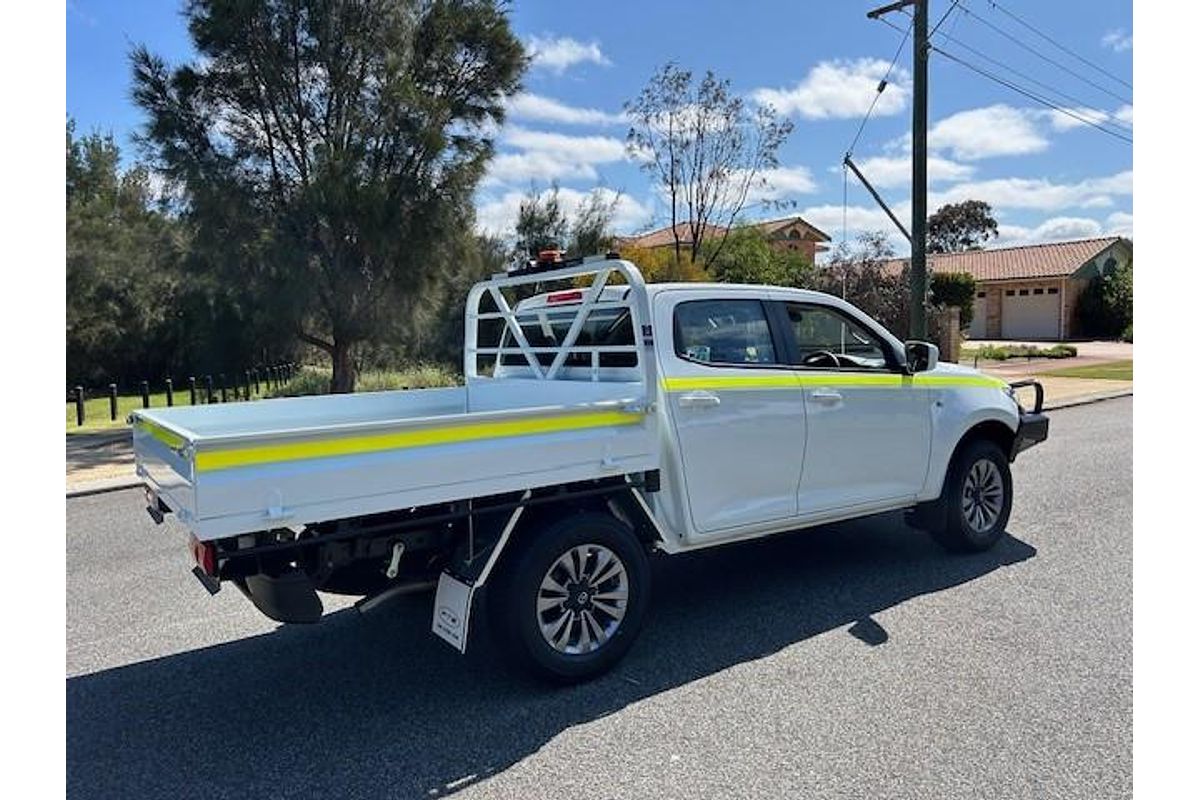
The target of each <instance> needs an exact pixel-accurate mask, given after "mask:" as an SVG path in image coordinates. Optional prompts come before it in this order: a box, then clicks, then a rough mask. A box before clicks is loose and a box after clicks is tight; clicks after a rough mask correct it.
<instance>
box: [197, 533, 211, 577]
mask: <svg viewBox="0 0 1200 800" xmlns="http://www.w3.org/2000/svg"><path fill="white" fill-rule="evenodd" d="M192 558H194V559H196V565H197V566H198V567H200V569H202V570H204V572H205V573H206V574H208V575H213V576H215V575H216V574H217V546H216V545H215V544H213V543H212V542H202V541H200V540H199V539H197V538H196V537H195V536H193V537H192Z"/></svg>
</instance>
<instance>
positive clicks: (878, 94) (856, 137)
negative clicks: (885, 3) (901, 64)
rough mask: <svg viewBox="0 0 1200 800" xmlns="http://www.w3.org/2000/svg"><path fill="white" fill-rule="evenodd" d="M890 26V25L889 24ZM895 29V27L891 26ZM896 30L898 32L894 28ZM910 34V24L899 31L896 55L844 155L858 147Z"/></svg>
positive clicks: (849, 153)
mask: <svg viewBox="0 0 1200 800" xmlns="http://www.w3.org/2000/svg"><path fill="white" fill-rule="evenodd" d="M889 24H890V23H889ZM892 27H893V28H896V26H895V25H892ZM896 30H900V29H899V28H896ZM911 32H912V23H911V22H910V23H909V24H908V30H906V31H901V33H903V34H904V36H902V37H901V38H900V45H899V47H897V48H896V55H894V56H892V63H891V64H890V65H889V66H888V68H887V72H885V73H883V78H882V79H881V80H880V81H879V86H878V88H876V90H875V97H873V98H872V99H871V105H870V106H869V107H868V108H867V113H866V114H863V118H862V122H860V123H858V132H857V133H855V134H854V140H853V141H851V142H850V146H849V147H847V148H846V155H851V154H853V153H854V148H855V147H856V146H857V145H858V140H859V137H861V136H862V132H863V128H865V127H866V126H867V120H868V119H870V118H871V112H872V111H874V110H875V104H876V103H878V102H879V98H880V97H882V96H883V90H884V89H886V88H887V85H888V78H889V77H891V75H892V70H893V69H895V68H896V61H897V60H899V58H900V52H901V51H902V50H904V43H905V42H907V41H908V35H909V34H910V33H911Z"/></svg>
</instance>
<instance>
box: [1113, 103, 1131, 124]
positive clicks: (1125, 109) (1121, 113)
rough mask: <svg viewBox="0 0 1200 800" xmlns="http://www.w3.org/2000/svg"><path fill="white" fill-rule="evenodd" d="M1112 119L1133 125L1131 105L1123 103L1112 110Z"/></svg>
mask: <svg viewBox="0 0 1200 800" xmlns="http://www.w3.org/2000/svg"><path fill="white" fill-rule="evenodd" d="M1113 119H1116V120H1120V121H1121V122H1124V123H1126V124H1127V125H1130V126H1132V125H1133V106H1130V105H1124V106H1121V107H1120V108H1118V109H1117V110H1116V111H1115V112H1113Z"/></svg>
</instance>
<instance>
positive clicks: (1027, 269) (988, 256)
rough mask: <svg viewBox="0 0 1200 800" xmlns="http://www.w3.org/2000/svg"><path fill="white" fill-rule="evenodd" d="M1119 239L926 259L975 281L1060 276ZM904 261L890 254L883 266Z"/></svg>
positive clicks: (933, 267) (891, 268) (895, 267)
mask: <svg viewBox="0 0 1200 800" xmlns="http://www.w3.org/2000/svg"><path fill="white" fill-rule="evenodd" d="M1119 241H1121V239H1120V237H1117V236H1107V237H1104V238H1101V239H1077V240H1075V241H1071V242H1050V243H1048V244H1032V245H1026V246H1024V247H998V248H996V249H994V250H969V251H967V252H964V253H930V254H929V256H928V263H929V269H930V271H931V272H969V273H970V274H971V275H972V276H973V277H974V278H975V280H977V281H1003V280H1013V279H1016V278H1061V277H1065V276H1067V275H1070V274H1072V273H1074V272H1075V270H1077V269H1079V268H1080V267H1081V266H1082V265H1083V264H1084V263H1085V262H1087V261H1090V260H1091V259H1093V258H1095V257H1096V256H1097V255H1099V254H1100V253H1101V252H1103V251H1104V250H1106V249H1108V248H1109V247H1111V246H1112V245H1113V244H1115V243H1116V242H1119ZM908 261H909V260H908V259H907V258H894V259H892V260H890V261H887V262H885V263H884V265H883V269H884V270H885V271H887V272H891V273H897V272H900V271H901V270H902V269H904V267H906V266H908Z"/></svg>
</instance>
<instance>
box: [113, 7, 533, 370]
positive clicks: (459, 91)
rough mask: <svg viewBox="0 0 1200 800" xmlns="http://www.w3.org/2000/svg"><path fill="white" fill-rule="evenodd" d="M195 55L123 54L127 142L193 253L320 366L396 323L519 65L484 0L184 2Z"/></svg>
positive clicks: (452, 231) (456, 224)
mask: <svg viewBox="0 0 1200 800" xmlns="http://www.w3.org/2000/svg"><path fill="white" fill-rule="evenodd" d="M185 16H186V19H187V23H188V30H189V33H190V35H191V38H192V42H193V44H194V46H195V49H196V51H197V53H198V55H199V58H198V59H197V61H196V62H195V63H193V64H189V65H185V66H182V67H178V68H176V69H171V68H169V67H168V66H167V64H166V63H165V62H164V61H163V60H162V59H161V58H159V57H157V56H155V55H152V54H151V53H150V52H149V51H148V50H147V49H146V48H145V47H138V48H136V49H135V50H134V51H133V53H132V64H133V96H134V100H135V102H136V103H137V104H138V105H139V106H140V107H141V108H142V109H143V111H144V112H145V113H146V115H147V117H148V121H147V123H146V125H145V129H144V133H143V136H142V139H141V141H142V143H143V144H144V146H145V148H146V150H147V152H148V153H150V154H151V155H152V156H153V157H154V158H155V161H156V166H158V168H159V169H160V170H161V171H162V172H163V174H164V175H165V176H166V177H167V179H168V180H170V181H172V182H175V183H177V184H178V185H179V186H181V187H182V189H183V192H184V196H185V198H186V204H187V205H186V212H187V216H188V217H189V219H190V220H191V222H192V223H193V225H194V227H195V230H196V242H195V250H194V253H195V256H196V258H198V259H199V260H201V261H202V262H203V263H204V264H205V265H206V267H207V268H208V269H210V270H212V271H214V272H215V273H216V274H218V275H219V276H220V280H221V281H222V282H225V283H230V282H232V283H236V284H238V285H241V286H245V287H246V288H247V291H249V292H250V293H251V294H252V295H253V297H254V298H255V303H256V306H257V309H258V310H259V313H263V314H266V315H268V316H269V317H270V318H271V319H272V320H273V321H274V323H275V325H276V326H277V327H283V328H284V329H285V330H289V331H293V332H294V334H295V335H296V336H298V337H299V338H300V339H301V340H302V341H304V342H306V343H308V344H311V345H313V346H315V347H317V348H319V349H320V350H322V351H324V352H325V353H327V354H328V355H329V357H330V359H331V360H332V362H333V379H332V383H331V389H332V390H333V391H341V392H345V391H351V390H353V387H354V380H355V366H354V357H353V354H354V349H355V347H356V346H358V345H360V344H361V343H364V342H367V341H371V340H372V339H374V338H375V337H376V336H377V331H379V330H381V329H383V328H384V327H385V326H386V324H388V323H390V322H392V321H394V320H395V319H397V318H400V319H403V318H405V317H408V316H410V315H412V314H413V312H414V310H415V309H416V308H417V306H418V305H419V303H420V298H421V297H422V295H423V293H424V292H425V291H426V290H428V289H429V287H430V286H431V284H432V283H433V282H434V281H436V280H437V277H438V265H437V259H434V258H431V253H432V252H434V251H436V250H437V248H438V247H440V246H441V243H442V242H443V241H445V240H447V239H449V238H453V237H454V236H455V235H456V234H457V233H458V232H460V231H462V230H464V222H465V221H468V220H469V219H470V206H471V196H472V194H473V192H474V189H475V186H476V185H477V183H478V181H479V179H480V177H481V176H482V174H483V169H484V166H485V164H486V161H487V159H488V158H489V157H490V155H491V153H492V148H493V145H492V141H491V139H490V138H489V136H488V131H489V129H490V126H493V125H495V124H496V123H499V122H501V121H502V120H503V108H504V106H503V101H504V98H505V97H506V96H507V95H510V94H512V93H513V92H515V91H516V89H517V88H518V84H519V79H520V76H521V73H522V71H523V69H524V67H525V64H526V58H525V55H524V52H523V50H522V47H521V44H520V42H519V41H518V40H517V38H516V37H515V36H514V35H513V33H512V31H511V29H510V26H509V21H508V18H507V16H506V14H505V12H504V11H503V9H502V8H501V7H500V6H499V4H498V3H497V2H494V0H376V1H374V2H370V3H366V2H334V3H330V2H324V1H323V0H247V1H246V2H238V3H231V2H228V1H227V0H191V2H189V3H188V4H187V6H186V8H185Z"/></svg>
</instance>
